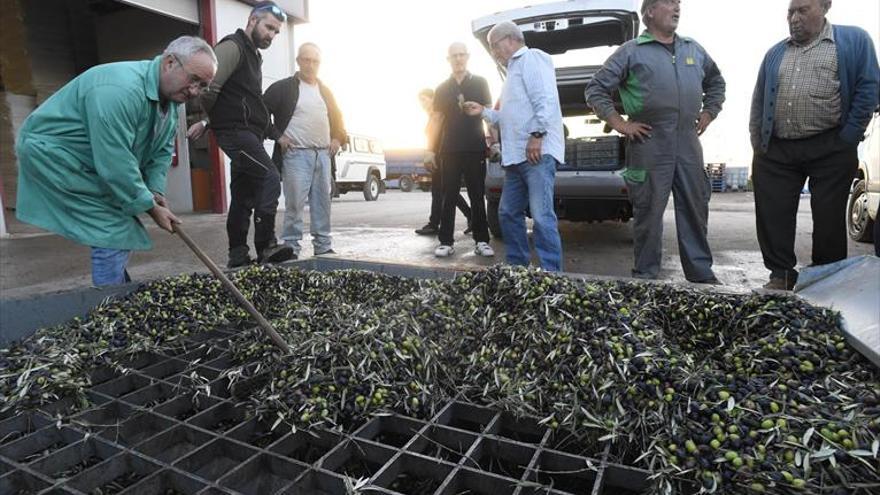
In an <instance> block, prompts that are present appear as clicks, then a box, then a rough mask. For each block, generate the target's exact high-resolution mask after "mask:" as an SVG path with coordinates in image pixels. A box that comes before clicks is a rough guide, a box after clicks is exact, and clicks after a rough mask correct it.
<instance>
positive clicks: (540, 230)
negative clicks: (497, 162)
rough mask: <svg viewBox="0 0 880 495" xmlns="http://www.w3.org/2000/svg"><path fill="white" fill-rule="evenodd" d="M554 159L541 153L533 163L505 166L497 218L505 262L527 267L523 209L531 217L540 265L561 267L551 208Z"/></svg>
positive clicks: (554, 214) (556, 229)
mask: <svg viewBox="0 0 880 495" xmlns="http://www.w3.org/2000/svg"><path fill="white" fill-rule="evenodd" d="M555 176H556V159H555V158H553V157H552V156H550V155H543V156H542V157H541V161H540V162H538V163H537V164H535V165H532V164H531V163H529V162H523V163H518V164H516V165H508V166H506V167H504V187H503V189H502V190H501V204H500V205H499V208H498V220H499V223H500V224H501V233H502V234H503V236H504V248H505V250H506V251H507V262H508V263H510V264H511V265H522V266H528V264H529V258H530V256H529V238H528V234H526V208H528V210H529V211H530V212H531V215H532V220H534V231H533V233H534V240H535V252H536V253H537V254H538V261H539V262H540V264H541V268H543V269H545V270H547V271H561V270H562V240H561V239H560V238H559V228H558V225H557V220H556V212H555V211H554V210H553V181H554V177H555Z"/></svg>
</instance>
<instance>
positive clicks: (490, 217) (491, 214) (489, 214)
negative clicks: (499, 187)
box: [486, 199, 501, 239]
mask: <svg viewBox="0 0 880 495" xmlns="http://www.w3.org/2000/svg"><path fill="white" fill-rule="evenodd" d="M498 204H499V200H497V199H490V200H488V201H487V202H486V223H488V224H489V232H491V233H492V237H494V238H496V239H501V222H499V221H498Z"/></svg>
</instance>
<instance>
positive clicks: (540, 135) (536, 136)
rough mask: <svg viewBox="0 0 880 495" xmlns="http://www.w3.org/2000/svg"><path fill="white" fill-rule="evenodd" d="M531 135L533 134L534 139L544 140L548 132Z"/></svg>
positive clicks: (536, 132)
mask: <svg viewBox="0 0 880 495" xmlns="http://www.w3.org/2000/svg"><path fill="white" fill-rule="evenodd" d="M530 134H531V135H532V137H533V138H535V139H541V138H543V137H544V136H546V135H547V131H535V132H532V133H530Z"/></svg>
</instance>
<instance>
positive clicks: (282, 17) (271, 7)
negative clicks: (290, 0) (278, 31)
mask: <svg viewBox="0 0 880 495" xmlns="http://www.w3.org/2000/svg"><path fill="white" fill-rule="evenodd" d="M261 10H268V11H269V12H270V13H271V14H272V15H274V16H275V17H276V18H277V19H278V20H279V21H281V22H284V21H287V14H286V13H284V11H283V10H281V9H280V8H279V7H278V6H277V5H275V4H271V3H270V4H266V5H261V6H259V7H255V8H254V10H252V11H251V14H253V13H255V12H259V11H261Z"/></svg>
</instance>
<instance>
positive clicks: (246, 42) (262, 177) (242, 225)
mask: <svg viewBox="0 0 880 495" xmlns="http://www.w3.org/2000/svg"><path fill="white" fill-rule="evenodd" d="M285 21H287V15H286V14H285V13H284V11H283V10H281V8H279V7H278V6H277V5H276V4H275V3H274V2H258V3H256V4H255V5H254V8H253V9H252V10H251V13H250V16H249V17H248V22H247V26H246V27H245V28H244V29H238V30H237V31H236V32H235V33H233V34H230V35H229V36H227V37H225V38H223V39H222V40H220V43H218V44H217V46H216V47H215V48H214V51H215V52H216V53H217V59H218V60H219V62H220V66H219V67H218V69H217V76H216V77H215V78H214V82H213V83H212V84H211V87H210V88H209V90H208V91H207V92H206V93H205V95H204V96H202V99H201V104H202V107H203V109H204V110H205V111H206V112H207V113H208V116H209V118H208V119H205V120H202V121H200V122H197V123H195V124H193V125H192V126H191V127H190V128H189V132H188V134H187V136H188V137H189V138H191V139H198V138H199V137H201V136H202V134H203V133H204V132H205V129H206V128H207V127H210V128H211V129H212V130H213V131H214V136H215V137H216V138H217V144H219V145H220V148H221V149H222V150H223V152H224V153H226V155H227V156H229V159H230V160H231V162H232V163H231V170H232V172H231V177H230V184H229V190H230V193H231V196H232V198H231V201H230V204H229V214H228V215H227V217H226V233H227V235H228V237H229V260H228V262H227V266H228V267H229V268H235V267H239V266H244V265H247V264H250V263H251V262H253V260H252V259H251V257H250V248H249V247H248V243H247V239H248V230H249V229H250V224H251V216H253V217H254V248H255V249H256V254H257V262H259V263H263V262H270V263H280V262H282V261H287V260H289V259H291V258H293V257H295V256H294V253H293V249H292V248H291V247H290V246H284V245H280V244H278V241H277V239H276V238H275V214H276V212H277V210H278V198H279V196H280V195H281V177H280V176H279V174H278V169H276V168H275V165H274V164H273V163H272V159H271V158H270V157H269V154H268V153H266V149H265V148H264V147H263V141H264V140H265V139H266V137H267V134H268V133H269V132H270V126H271V121H270V119H269V111H268V110H267V109H266V106H265V105H264V104H263V71H262V64H263V58H262V56H261V55H260V52H259V50H265V49H266V48H269V46H271V45H272V40H273V39H274V38H275V36H276V35H277V34H278V33H279V32H281V27H282V25H283V24H284V22H285Z"/></svg>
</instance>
